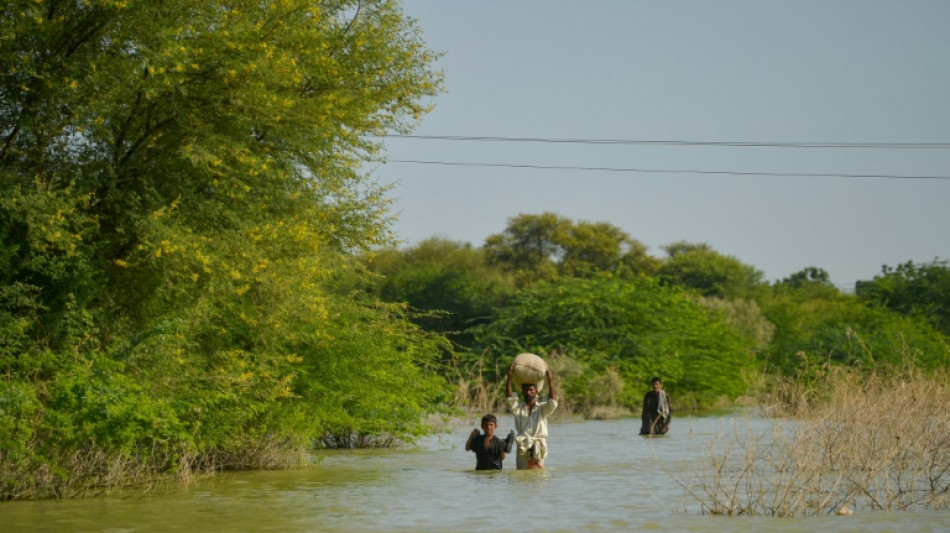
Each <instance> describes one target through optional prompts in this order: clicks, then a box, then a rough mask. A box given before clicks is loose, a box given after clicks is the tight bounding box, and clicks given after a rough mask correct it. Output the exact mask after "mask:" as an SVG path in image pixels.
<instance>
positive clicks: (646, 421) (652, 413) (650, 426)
mask: <svg viewBox="0 0 950 533" xmlns="http://www.w3.org/2000/svg"><path fill="white" fill-rule="evenodd" d="M672 418H673V408H672V407H671V406H670V395H669V394H667V393H666V391H665V390H660V391H659V393H658V392H657V391H652V390H651V391H649V392H647V393H646V395H645V396H644V397H643V413H642V414H641V415H640V419H641V422H642V425H641V426H640V434H641V435H663V434H665V433H666V432H667V431H669V430H670V420H672Z"/></svg>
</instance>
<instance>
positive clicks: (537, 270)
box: [484, 213, 658, 285]
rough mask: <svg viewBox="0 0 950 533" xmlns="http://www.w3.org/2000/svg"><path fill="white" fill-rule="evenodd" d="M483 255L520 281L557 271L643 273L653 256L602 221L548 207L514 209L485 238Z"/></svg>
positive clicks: (653, 264)
mask: <svg viewBox="0 0 950 533" xmlns="http://www.w3.org/2000/svg"><path fill="white" fill-rule="evenodd" d="M484 250H485V253H486V254H487V257H488V261H489V262H490V263H491V264H493V265H497V266H499V267H501V268H504V269H506V270H508V271H510V272H513V273H515V275H516V277H517V279H518V280H519V281H520V283H521V284H522V285H529V284H531V283H533V282H536V281H542V280H553V279H556V278H557V277H558V276H568V277H589V276H592V275H596V274H598V273H612V274H616V275H619V276H622V277H636V276H643V275H649V274H650V273H652V271H653V270H654V269H655V268H656V266H657V264H658V261H657V260H656V259H654V258H652V257H650V256H649V255H647V253H646V246H644V245H643V243H641V242H639V241H637V240H635V239H632V238H631V237H630V236H629V235H628V234H627V233H626V232H624V231H623V230H621V229H620V228H618V227H616V226H614V225H612V224H609V223H606V222H584V221H581V222H576V223H575V222H573V221H572V220H570V219H568V218H565V217H561V216H558V215H556V214H554V213H542V214H540V215H530V214H520V215H518V216H516V217H513V218H511V219H509V221H508V227H507V228H505V231H504V232H502V233H499V234H495V235H491V236H489V237H488V238H487V239H486V240H485V245H484Z"/></svg>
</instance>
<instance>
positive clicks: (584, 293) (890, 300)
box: [377, 213, 950, 414]
mask: <svg viewBox="0 0 950 533" xmlns="http://www.w3.org/2000/svg"><path fill="white" fill-rule="evenodd" d="M581 235H583V237H578V236H581ZM663 249H664V251H665V252H666V254H667V256H666V257H665V258H654V257H651V256H649V255H647V254H646V250H645V248H644V247H642V245H640V244H638V243H637V241H635V240H633V239H631V238H630V237H629V236H627V235H626V234H625V233H623V232H622V231H620V230H618V229H617V228H615V227H613V226H611V225H610V224H598V223H587V222H583V223H575V222H573V221H571V220H570V219H567V218H565V217H561V216H558V215H556V214H553V213H543V214H541V215H528V214H522V215H518V216H516V217H513V218H511V219H510V220H509V225H508V227H507V228H506V229H505V231H503V232H501V233H498V234H495V235H492V236H489V237H488V238H487V239H486V241H485V245H484V247H483V248H482V249H481V251H482V252H483V255H481V256H480V255H479V251H480V250H478V249H471V248H470V247H469V246H467V245H463V244H459V243H452V244H451V246H449V245H448V244H447V243H445V242H441V243H440V244H439V246H435V244H434V242H432V241H428V242H426V243H422V244H420V245H417V246H416V247H410V248H407V249H404V250H387V251H385V252H384V253H382V254H381V255H380V256H377V257H383V258H385V259H384V263H385V265H386V266H385V267H377V271H378V272H380V273H382V274H384V276H385V282H384V283H383V286H384V287H385V291H384V292H382V293H381V295H382V297H383V298H386V299H392V300H393V301H398V302H404V303H406V304H407V305H408V306H410V307H411V308H416V309H424V310H427V311H434V310H439V309H441V310H444V311H445V312H446V314H443V315H439V314H429V315H426V318H425V321H424V322H423V321H420V322H419V324H420V325H422V326H423V327H424V328H426V329H431V330H433V331H446V330H448V329H452V330H457V328H460V327H461V328H467V329H463V330H462V333H461V334H459V335H456V336H455V337H454V338H455V339H456V340H457V341H458V342H459V343H460V344H461V348H462V349H461V351H460V352H459V353H458V354H457V356H456V359H455V366H456V367H458V368H459V369H460V370H459V371H458V372H457V374H458V376H459V386H460V389H461V390H462V393H461V395H460V398H459V400H460V401H461V402H462V403H466V402H473V401H474V402H482V403H480V404H479V407H485V408H490V406H491V405H490V404H491V400H490V398H487V399H486V390H488V391H494V393H495V397H496V404H495V405H497V395H498V394H499V393H498V390H499V387H501V386H502V385H503V383H502V382H503V379H504V368H505V366H506V365H507V364H508V362H509V360H510V357H511V356H512V355H514V354H515V353H517V352H519V351H536V352H538V353H540V354H542V355H545V356H547V357H548V358H549V359H550V361H551V364H552V366H554V367H555V368H556V369H557V371H558V375H559V378H560V379H561V381H562V388H563V389H564V390H565V394H564V398H565V402H564V403H565V404H566V405H567V406H568V407H569V408H574V409H575V410H578V411H581V412H583V413H585V414H590V413H594V412H595V411H596V410H597V409H596V407H597V406H603V405H607V406H620V407H625V408H627V409H629V410H634V411H635V410H637V409H638V408H639V399H640V397H639V394H640V393H641V391H642V390H643V389H645V388H646V386H647V383H646V382H647V380H648V379H649V377H650V376H652V375H660V376H662V377H663V379H664V381H665V383H666V386H667V388H668V389H670V390H671V391H673V392H675V395H676V396H677V397H678V398H680V405H681V406H682V405H684V404H685V405H696V406H704V405H709V404H711V403H712V402H714V401H716V400H717V399H720V398H735V397H736V396H738V395H742V394H749V393H752V392H755V391H754V389H756V388H758V387H760V386H761V385H763V384H767V383H768V380H769V377H770V376H771V377H795V378H801V379H814V377H815V376H817V375H820V374H821V372H824V371H825V370H826V369H827V367H828V366H829V365H832V366H840V367H847V368H849V369H852V370H854V371H856V372H858V373H865V374H868V375H870V374H871V373H879V374H880V373H883V374H888V373H891V372H902V371H906V370H907V369H908V368H914V369H916V370H919V371H923V372H932V371H935V370H937V369H941V368H946V367H947V366H948V361H950V357H948V355H950V351H948V341H947V337H946V334H945V332H941V330H940V326H941V324H942V322H941V320H943V318H944V315H945V313H944V312H943V304H944V300H946V298H943V295H944V293H945V292H946V283H944V282H945V281H946V280H947V279H950V274H948V272H950V269H948V268H947V265H946V263H945V262H944V263H940V262H937V263H933V264H930V265H923V266H916V265H913V264H912V263H908V264H906V265H902V266H900V267H898V268H897V269H893V270H892V269H889V268H887V267H885V269H884V275H882V276H879V277H877V278H875V280H874V281H872V282H864V283H859V285H858V294H857V296H855V295H851V294H846V293H843V292H841V291H840V290H839V289H838V288H836V287H835V286H834V285H832V284H831V282H830V281H829V276H828V273H827V272H825V271H824V270H823V269H821V268H817V267H807V268H804V269H802V270H801V271H798V272H794V273H792V274H790V275H789V276H788V277H787V278H785V279H784V280H782V281H779V282H776V283H774V284H769V283H766V282H764V281H763V280H762V273H761V272H759V271H758V270H756V269H755V268H753V267H751V266H749V265H746V264H743V263H742V262H741V261H739V260H738V259H736V258H733V257H728V256H724V255H722V254H719V253H718V252H716V251H715V250H713V249H712V248H711V247H710V246H709V245H706V244H702V243H689V242H682V241H681V242H676V243H673V244H670V245H668V246H665V247H663ZM459 250H464V253H465V254H466V255H467V256H468V257H470V258H476V257H480V259H479V260H478V261H475V262H474V263H472V264H477V265H478V268H466V269H465V270H464V272H465V276H464V279H465V283H464V284H458V283H456V284H452V285H450V284H448V283H446V282H445V280H446V279H447V278H446V263H447V262H454V261H456V260H454V259H448V258H452V257H456V255H457V253H458V251H459ZM454 272H456V274H453V276H452V277H451V278H448V279H457V276H458V270H457V269H455V270H454ZM500 276H511V277H513V279H514V281H515V284H516V286H517V287H518V289H517V291H516V292H515V293H513V296H512V295H509V296H508V297H507V298H505V299H495V300H491V302H490V303H489V301H488V300H487V299H486V298H485V297H487V296H488V295H489V294H493V292H492V291H491V290H488V287H497V285H490V284H489V282H490V280H497V279H499V277H500ZM479 279H480V280H481V283H482V284H481V285H480V284H479ZM463 286H464V287H482V289H481V291H472V290H462V289H461V287H463ZM478 295H480V296H478ZM476 301H477V302H482V303H484V304H486V307H482V308H481V309H483V311H480V312H479V315H480V316H481V317H485V316H489V317H490V318H489V319H487V320H486V319H484V318H482V319H480V320H474V319H473V315H472V313H471V312H470V311H469V310H470V309H471V308H472V306H471V305H470V303H472V302H476ZM462 302H465V303H467V305H460V304H461V303H462ZM487 305H494V306H495V309H494V311H493V312H489V311H488V309H487ZM763 378H765V379H764V380H763ZM763 381H764V382H763ZM473 383H474V384H475V385H473ZM684 398H685V401H684ZM486 400H487V403H485V402H486Z"/></svg>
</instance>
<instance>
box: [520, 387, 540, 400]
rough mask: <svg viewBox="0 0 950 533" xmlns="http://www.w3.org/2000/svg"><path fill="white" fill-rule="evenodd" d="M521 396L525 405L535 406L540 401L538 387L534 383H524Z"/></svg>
mask: <svg viewBox="0 0 950 533" xmlns="http://www.w3.org/2000/svg"><path fill="white" fill-rule="evenodd" d="M521 395H522V396H524V403H526V404H528V405H531V404H533V403H534V402H535V401H536V400H537V399H538V386H537V385H535V384H534V383H522V384H521Z"/></svg>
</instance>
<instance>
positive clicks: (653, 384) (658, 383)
mask: <svg viewBox="0 0 950 533" xmlns="http://www.w3.org/2000/svg"><path fill="white" fill-rule="evenodd" d="M650 386H651V387H653V390H655V391H659V390H660V389H662V388H663V382H662V381H660V378H658V377H656V376H654V377H653V379H651V380H650Z"/></svg>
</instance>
